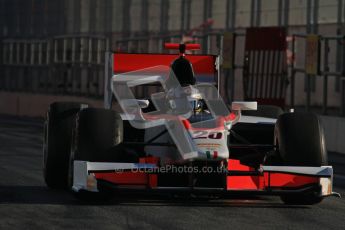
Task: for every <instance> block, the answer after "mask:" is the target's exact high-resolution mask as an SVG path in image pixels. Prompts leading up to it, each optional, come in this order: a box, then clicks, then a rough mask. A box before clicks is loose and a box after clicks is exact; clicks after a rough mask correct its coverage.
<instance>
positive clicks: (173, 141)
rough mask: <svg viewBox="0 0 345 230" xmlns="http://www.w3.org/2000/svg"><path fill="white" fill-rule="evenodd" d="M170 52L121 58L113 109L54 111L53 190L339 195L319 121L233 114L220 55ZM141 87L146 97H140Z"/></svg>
mask: <svg viewBox="0 0 345 230" xmlns="http://www.w3.org/2000/svg"><path fill="white" fill-rule="evenodd" d="M165 47H166V48H168V49H178V50H179V55H176V54H124V53H114V54H112V60H113V63H112V71H111V72H112V74H111V75H112V76H111V77H110V78H108V77H106V79H105V91H106V92H105V108H91V107H89V106H88V105H87V104H83V103H75V102H55V103H52V104H51V105H50V107H49V110H48V112H47V119H46V122H45V132H44V146H43V159H44V164H43V165H44V167H43V171H44V179H45V182H46V184H47V185H48V186H49V187H51V188H59V189H61V188H63V189H68V190H72V191H73V193H75V194H76V195H77V197H79V198H83V199H85V198H86V197H87V199H98V198H100V197H101V198H102V199H104V198H105V197H107V198H108V197H111V194H112V192H111V191H146V192H158V193H173V194H181V193H183V194H193V195H199V194H203V195H218V196H220V197H221V196H224V195H226V194H234V193H240V194H242V193H245V194H262V195H278V196H280V197H281V199H282V201H283V202H284V203H285V204H296V205H312V204H317V203H319V202H321V201H322V199H323V198H324V197H327V196H332V195H337V193H335V192H333V189H332V187H333V169H332V166H329V165H328V162H327V151H326V147H325V138H324V133H323V129H322V126H321V123H320V120H319V118H318V117H317V116H316V115H315V114H312V113H300V112H288V113H284V112H283V111H282V110H281V109H280V108H278V107H274V106H261V105H259V106H258V105H257V103H256V102H241V101H240V102H233V103H232V104H231V106H228V105H226V103H225V102H224V101H223V100H222V99H221V96H220V94H219V90H218V89H217V88H219V87H218V86H219V78H217V76H218V74H219V57H217V56H214V55H194V54H189V55H186V52H185V51H186V50H196V49H199V48H200V46H199V45H197V44H166V46H165ZM205 79H206V80H205ZM210 79H211V80H212V81H214V82H213V83H212V84H209V82H208V83H205V82H207V81H209V80H210ZM215 79H216V80H215ZM157 83H159V84H158V85H157ZM138 86H140V87H142V89H144V90H143V91H144V92H146V93H147V92H149V95H146V98H137V96H136V95H135V94H134V93H133V92H132V91H133V88H136V87H138ZM152 90H153V91H152ZM115 99H116V102H115ZM114 104H116V105H117V106H114Z"/></svg>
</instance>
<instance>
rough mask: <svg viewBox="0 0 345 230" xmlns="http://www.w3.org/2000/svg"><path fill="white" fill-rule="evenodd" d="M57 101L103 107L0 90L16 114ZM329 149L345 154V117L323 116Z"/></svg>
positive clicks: (39, 113) (2, 106)
mask: <svg viewBox="0 0 345 230" xmlns="http://www.w3.org/2000/svg"><path fill="white" fill-rule="evenodd" d="M55 101H74V102H83V103H88V104H89V105H90V106H92V107H98V108H102V107H103V100H95V99H89V98H83V97H71V96H57V95H39V94H28V93H9V92H0V113H1V114H9V115H16V116H29V117H44V116H45V114H46V112H47V109H48V106H49V104H51V103H52V102H55ZM321 120H322V124H323V127H324V130H325V136H326V145H327V149H328V151H332V152H338V153H344V154H345V118H342V117H331V116H321Z"/></svg>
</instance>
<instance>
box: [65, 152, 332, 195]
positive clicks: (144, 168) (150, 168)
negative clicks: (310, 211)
mask: <svg viewBox="0 0 345 230" xmlns="http://www.w3.org/2000/svg"><path fill="white" fill-rule="evenodd" d="M157 163H158V158H155V157H146V158H141V159H140V162H139V163H116V162H112V163H108V162H87V161H74V175H73V187H72V190H74V191H76V192H79V191H90V192H98V191H99V185H100V184H101V183H106V184H107V185H111V186H112V187H114V188H118V189H133V190H137V189H140V190H143V189H144V190H149V191H153V190H154V191H169V192H171V191H190V192H193V193H197V192H203V193H213V192H217V193H244V192H249V193H258V194H268V195H282V194H286V193H304V192H308V191H311V192H317V193H318V194H319V196H322V197H324V196H331V195H333V194H334V193H333V168H332V166H321V167H300V166H261V167H260V169H259V170H254V169H253V168H251V167H249V166H245V165H242V164H240V162H239V161H238V160H232V159H230V160H228V167H227V170H226V171H225V172H224V173H225V177H226V181H225V186H224V187H221V188H219V187H217V188H211V187H195V186H186V187H177V186H176V187H174V186H169V187H163V186H160V185H159V184H160V183H159V176H158V175H159V172H157V170H155V169H157V168H158V167H157Z"/></svg>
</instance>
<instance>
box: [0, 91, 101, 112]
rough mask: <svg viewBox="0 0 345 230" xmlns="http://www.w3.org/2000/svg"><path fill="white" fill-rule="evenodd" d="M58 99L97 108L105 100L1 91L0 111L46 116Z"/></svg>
mask: <svg viewBox="0 0 345 230" xmlns="http://www.w3.org/2000/svg"><path fill="white" fill-rule="evenodd" d="M56 101H72V102H83V103H87V104H89V105H90V106H92V107H96V108H102V107H103V100H95V99H89V98H84V97H72V96H57V95H42V94H29V93H9V92H0V113H1V114H9V115H16V116H28V117H44V116H45V115H46V112H47V109H48V107H49V105H50V104H51V103H53V102H56Z"/></svg>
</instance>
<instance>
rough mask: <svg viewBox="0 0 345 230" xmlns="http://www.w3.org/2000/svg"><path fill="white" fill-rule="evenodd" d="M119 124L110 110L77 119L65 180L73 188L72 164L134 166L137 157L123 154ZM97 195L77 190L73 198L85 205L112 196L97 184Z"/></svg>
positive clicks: (87, 111)
mask: <svg viewBox="0 0 345 230" xmlns="http://www.w3.org/2000/svg"><path fill="white" fill-rule="evenodd" d="M122 142H123V123H122V119H121V117H120V115H119V114H118V113H117V112H115V111H112V110H106V109H96V108H88V109H84V110H82V111H80V112H79V113H78V115H77V119H76V126H75V129H74V131H73V141H72V147H71V158H70V169H69V178H70V184H71V186H72V184H73V162H74V161H75V160H80V161H89V162H138V161H139V159H138V156H137V155H135V154H130V153H127V152H126V151H125V148H124V147H123V145H122ZM97 189H98V191H99V192H91V191H87V190H81V191H78V192H74V195H75V196H76V197H77V198H78V199H80V200H85V201H105V200H109V199H110V198H111V194H112V192H111V191H110V190H109V189H108V188H105V187H102V186H100V185H99V184H97Z"/></svg>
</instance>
